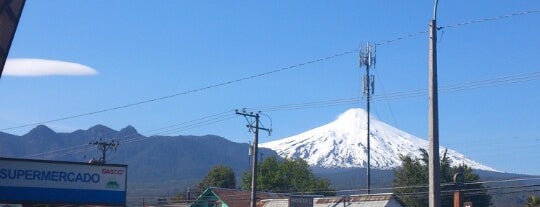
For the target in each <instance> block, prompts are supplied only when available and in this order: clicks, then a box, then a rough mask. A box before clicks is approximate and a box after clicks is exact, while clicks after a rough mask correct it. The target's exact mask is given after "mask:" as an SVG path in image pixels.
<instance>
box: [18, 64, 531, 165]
mask: <svg viewBox="0 0 540 207" xmlns="http://www.w3.org/2000/svg"><path fill="white" fill-rule="evenodd" d="M538 79H540V71H537V72H531V73H521V74H515V75H509V76H501V77H495V78H489V79H484V80H479V81H469V82H463V83H456V84H450V85H446V86H442V87H439V90H440V91H441V92H444V93H446V92H453V91H461V90H469V89H479V88H485V87H492V86H499V85H503V84H517V83H522V82H529V81H533V80H538ZM425 94H427V91H426V90H424V89H415V90H409V91H398V92H391V93H386V94H381V95H377V96H375V97H373V99H374V100H376V101H379V100H386V101H388V100H395V99H403V98H411V97H419V96H423V95H425ZM359 100H360V98H342V99H332V100H321V101H312V102H304V103H295V104H281V105H275V106H263V107H251V108H248V109H250V110H264V111H268V112H272V111H285V110H300V109H310V108H322V107H333V106H340V105H349V104H350V105H353V104H356V103H357V102H358V101H359ZM232 111H233V110H227V111H224V112H221V113H217V114H212V115H208V116H204V117H201V118H197V119H193V120H189V121H185V122H181V123H178V124H172V125H168V126H165V127H161V128H157V129H153V130H148V131H144V132H142V133H152V132H158V133H161V135H170V134H172V133H174V132H180V131H186V130H189V129H193V128H198V127H203V126H207V125H210V124H213V123H218V122H222V121H226V120H229V119H231V118H232V117H234V115H231V112H232ZM109 135H111V134H105V135H102V136H104V137H107V136H109ZM136 135H138V134H133V135H126V136H124V137H123V138H122V139H120V141H123V144H126V143H131V142H137V141H141V140H146V139H149V138H151V137H144V138H130V137H131V136H136ZM87 147H88V145H86V144H84V145H76V146H72V147H67V148H63V149H57V150H53V151H49V152H42V153H37V154H33V155H27V156H24V158H31V157H38V156H46V155H52V154H55V153H56V154H60V155H65V154H72V153H74V152H82V151H84V150H85V149H86V148H87Z"/></svg>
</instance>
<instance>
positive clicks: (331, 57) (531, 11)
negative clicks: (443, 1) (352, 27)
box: [0, 10, 540, 131]
mask: <svg viewBox="0 0 540 207" xmlns="http://www.w3.org/2000/svg"><path fill="white" fill-rule="evenodd" d="M538 12H540V10H529V11H523V12H516V13H511V14H507V15H500V16H496V17H489V18H483V19H477V20H470V21H466V22H462V23H458V24H452V25H447V26H442V27H439V29H443V28H454V27H461V26H466V25H470V24H476V23H482V22H486V21H495V20H500V19H506V18H510V17H516V16H522V15H527V14H533V13H538ZM427 33H428V31H420V32H415V33H410V34H407V35H404V36H400V37H397V38H394V39H389V40H384V41H380V42H378V43H375V45H376V46H382V45H386V44H390V43H393V42H397V41H401V40H405V39H410V38H413V37H416V36H419V35H424V34H427ZM358 51H359V50H358V49H352V50H347V51H344V52H341V53H336V54H334V55H329V56H326V57H322V58H319V59H312V60H309V61H305V62H302V63H298V64H294V65H289V66H286V67H282V68H278V69H275V70H271V71H267V72H263V73H258V74H253V75H250V76H244V77H241V78H238V79H233V80H229V81H224V82H220V83H217V84H213V85H208V86H205V87H200V88H196V89H192V90H187V91H183V92H179V93H175V94H170V95H165V96H161V97H157V98H152V99H147V100H142V101H138V102H133V103H128V104H124V105H119V106H114V107H110V108H105V109H101V110H97V111H92V112H86V113H80V114H74V115H68V116H65V117H60V118H56V119H51V120H46V121H40V122H34V123H28V124H22V125H18V126H12V127H6V128H2V129H0V131H7V130H13V129H19V128H24V127H29V126H36V125H40V124H48V123H53V122H58V121H63V120H68V119H74V118H79V117H84V116H90V115H95V114H101V113H105V112H109V111H114V110H119V109H124V108H129V107H133V106H138V105H142V104H147V103H152V102H156V101H161V100H165V99H170V98H174V97H177V96H182V95H187V94H191V93H196V92H200V91H204V90H208V89H213V88H217V87H221V86H225V85H230V84H233V83H238V82H242V81H245V80H250V79H254V78H259V77H263V76H267V75H271V74H274V73H278V72H283V71H288V70H292V69H298V68H300V67H302V66H305V65H309V64H314V63H318V62H322V61H327V60H331V59H335V58H338V57H342V56H345V55H348V54H353V53H356V52H358Z"/></svg>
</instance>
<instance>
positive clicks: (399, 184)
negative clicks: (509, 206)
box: [393, 149, 492, 207]
mask: <svg viewBox="0 0 540 207" xmlns="http://www.w3.org/2000/svg"><path fill="white" fill-rule="evenodd" d="M420 151H421V156H420V157H418V158H416V157H412V156H403V155H402V156H400V159H401V161H402V165H401V167H400V168H398V169H397V170H396V171H395V173H394V183H393V185H394V187H395V188H394V193H395V194H396V196H397V197H398V198H399V201H400V202H402V204H404V205H406V206H410V207H416V206H418V207H423V206H428V202H429V199H428V193H427V192H428V181H429V180H428V179H429V174H428V172H429V171H428V163H429V156H428V153H427V151H426V150H425V149H420ZM440 164H441V165H440V171H441V175H440V176H441V177H440V182H441V184H443V185H442V186H441V192H442V193H441V206H453V202H454V201H453V192H454V191H455V190H458V188H460V189H461V190H462V191H466V193H465V199H464V201H470V202H472V203H473V205H474V206H475V207H484V206H486V207H487V206H491V205H492V202H491V196H490V195H489V194H488V193H487V189H486V187H485V186H484V185H483V184H481V183H478V181H480V176H478V174H475V173H474V172H473V170H472V169H471V168H470V167H468V166H467V165H464V164H461V165H459V166H454V167H452V161H451V160H450V158H448V157H447V156H446V151H445V152H444V153H443V156H442V158H441V163H440ZM458 173H460V174H461V179H462V180H461V182H463V183H467V184H466V185H463V186H458V185H454V184H453V183H454V175H456V174H458ZM403 186H407V187H403Z"/></svg>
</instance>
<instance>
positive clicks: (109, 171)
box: [0, 158, 127, 206]
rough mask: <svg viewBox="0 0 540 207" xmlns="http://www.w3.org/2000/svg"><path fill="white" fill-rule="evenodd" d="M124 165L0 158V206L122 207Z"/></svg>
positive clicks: (124, 195)
mask: <svg viewBox="0 0 540 207" xmlns="http://www.w3.org/2000/svg"><path fill="white" fill-rule="evenodd" d="M126 184H127V165H111V164H89V163H82V162H59V161H45V160H30V159H13V158H0V203H21V204H32V203H34V204H36V203H38V204H81V205H109V206H125V204H126Z"/></svg>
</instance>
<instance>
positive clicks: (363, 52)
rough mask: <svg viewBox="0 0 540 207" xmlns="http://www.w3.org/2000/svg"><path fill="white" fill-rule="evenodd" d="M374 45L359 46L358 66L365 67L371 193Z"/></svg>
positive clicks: (368, 178)
mask: <svg viewBox="0 0 540 207" xmlns="http://www.w3.org/2000/svg"><path fill="white" fill-rule="evenodd" d="M375 51H376V47H375V45H371V44H369V43H367V44H366V45H361V46H360V54H359V65H360V68H363V67H365V68H366V74H364V75H363V76H362V86H363V95H364V96H365V97H366V111H367V136H366V139H367V181H366V183H367V193H368V194H370V193H371V172H370V169H371V163H370V160H371V152H370V151H371V148H370V128H369V127H370V126H369V121H370V117H369V105H370V101H371V95H373V93H374V92H375V90H374V89H375V77H374V76H373V75H369V69H371V68H372V67H373V68H375V62H376V61H375Z"/></svg>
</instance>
